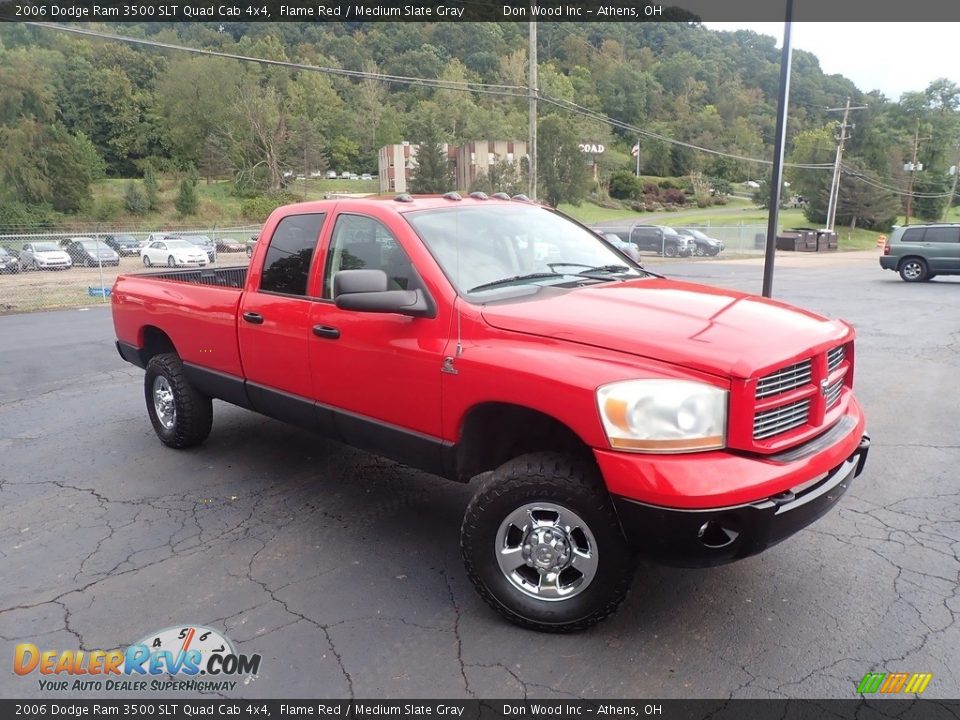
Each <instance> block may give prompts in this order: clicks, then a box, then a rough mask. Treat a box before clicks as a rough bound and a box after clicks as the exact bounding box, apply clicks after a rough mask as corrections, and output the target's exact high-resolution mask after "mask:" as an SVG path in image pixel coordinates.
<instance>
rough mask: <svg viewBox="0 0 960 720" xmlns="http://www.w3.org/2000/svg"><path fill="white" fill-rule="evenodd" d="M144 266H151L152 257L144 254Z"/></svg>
mask: <svg viewBox="0 0 960 720" xmlns="http://www.w3.org/2000/svg"><path fill="white" fill-rule="evenodd" d="M143 266H144V267H150V258H149V257H147V256H146V255H144V256H143Z"/></svg>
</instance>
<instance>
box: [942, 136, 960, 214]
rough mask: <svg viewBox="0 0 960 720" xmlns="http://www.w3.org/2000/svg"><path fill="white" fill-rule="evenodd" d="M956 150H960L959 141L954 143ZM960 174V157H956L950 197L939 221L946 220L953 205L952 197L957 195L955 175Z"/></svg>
mask: <svg viewBox="0 0 960 720" xmlns="http://www.w3.org/2000/svg"><path fill="white" fill-rule="evenodd" d="M956 148H957V150H960V142H958V143H957V144H956ZM958 175H960V157H958V158H957V164H956V165H954V166H953V187H952V188H950V199H949V200H948V201H947V206H946V207H945V208H944V209H943V219H942V220H941V221H940V222H946V221H947V215H949V214H950V208H951V207H953V198H955V197H956V195H957V176H958Z"/></svg>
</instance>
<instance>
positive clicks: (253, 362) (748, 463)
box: [112, 194, 869, 631]
mask: <svg viewBox="0 0 960 720" xmlns="http://www.w3.org/2000/svg"><path fill="white" fill-rule="evenodd" d="M112 302H113V318H114V324H115V327H116V333H117V338H118V341H117V348H118V349H119V351H120V355H121V356H122V357H123V358H124V359H125V360H127V361H129V362H131V363H134V364H136V365H138V366H140V367H142V368H145V369H146V378H145V387H144V390H145V395H146V403H147V412H148V414H149V416H150V421H151V422H152V423H153V427H154V429H155V430H156V432H157V435H159V437H160V440H161V441H162V442H163V443H165V444H166V445H169V446H170V447H174V448H185V447H189V446H192V445H196V444H198V443H201V442H203V440H204V439H205V438H206V437H207V435H208V434H209V433H210V428H211V418H212V405H211V398H218V399H220V400H225V401H226V402H229V403H233V404H235V405H239V406H242V407H245V408H250V409H251V410H255V411H257V412H260V413H263V414H265V415H269V416H271V417H274V418H278V419H281V420H285V421H288V422H291V423H294V424H296V425H299V426H302V427H305V428H309V429H313V430H316V431H318V432H320V433H323V434H325V435H327V436H330V437H333V438H335V439H337V440H340V441H343V442H345V443H349V444H351V445H354V446H357V447H360V448H363V449H366V450H370V451H372V452H375V453H379V454H381V455H384V456H387V457H391V458H394V459H396V460H397V461H399V462H402V463H406V464H408V465H412V466H415V467H417V468H421V469H423V470H426V471H428V472H430V473H434V474H436V475H440V476H444V477H446V478H450V479H453V480H459V481H463V482H467V481H469V480H471V479H476V480H477V481H478V485H479V487H478V488H477V492H476V494H475V495H474V496H473V499H472V500H471V501H470V504H469V506H468V507H467V510H466V514H465V518H464V521H463V526H462V531H461V539H460V541H461V548H462V551H463V558H464V561H465V564H466V569H467V572H468V574H469V576H470V578H471V580H472V581H473V583H474V585H475V586H476V588H477V590H478V591H479V592H480V594H481V595H482V596H483V598H484V599H485V600H486V601H487V602H488V603H489V604H490V605H491V606H492V607H493V608H495V609H496V610H497V611H498V612H500V613H501V614H502V615H504V616H505V617H506V618H508V619H509V620H511V621H513V622H516V623H518V624H520V625H524V626H526V627H531V628H535V629H538V630H548V631H568V630H576V629H579V628H583V627H587V626H589V625H591V624H593V623H595V622H598V621H599V620H602V619H603V618H604V617H606V616H607V615H609V614H611V613H612V612H613V611H614V610H615V609H616V607H617V605H618V604H619V603H620V601H621V600H622V599H623V597H624V595H625V594H626V591H627V589H628V587H629V584H630V579H631V575H632V570H633V564H634V563H633V558H634V554H635V552H636V551H641V552H643V553H646V554H648V555H649V556H652V557H654V558H655V559H659V560H661V561H663V562H666V563H670V564H676V565H687V566H690V565H699V566H705V565H714V564H719V563H723V562H729V561H732V560H736V559H738V558H743V557H746V556H748V555H752V554H754V553H758V552H760V551H762V550H764V549H765V548H767V547H770V546H771V545H773V544H774V543H777V542H779V541H780V540H783V539H784V538H786V537H788V536H789V535H791V534H792V533H794V532H796V531H798V530H800V529H801V528H803V527H805V526H806V525H808V524H809V523H811V522H813V521H814V520H816V519H817V518H818V517H820V516H821V515H823V514H824V513H825V512H827V511H828V510H829V509H830V508H831V507H832V506H833V505H834V504H835V503H836V502H837V501H838V500H839V498H840V496H841V495H842V494H843V493H844V491H845V490H846V489H847V488H848V486H849V485H850V482H851V481H852V480H853V479H854V478H855V477H856V476H857V475H859V474H860V472H861V470H862V469H863V466H864V462H865V460H866V456H867V449H868V447H869V440H868V438H867V436H866V435H865V434H864V422H865V421H864V416H863V413H862V412H861V409H860V406H859V405H858V404H857V401H856V399H855V398H854V395H853V392H852V385H853V366H854V343H853V340H854V332H853V330H852V328H850V327H849V326H848V325H847V324H845V323H843V322H840V321H834V320H828V319H825V318H823V317H820V316H818V315H814V314H812V313H810V312H806V311H803V310H799V309H796V308H793V307H790V306H788V305H785V304H783V303H780V302H775V301H772V300H767V299H764V298H760V297H755V296H751V295H747V294H744V293H739V292H734V291H730V290H722V289H718V288H713V287H706V286H699V285H694V284H690V283H686V282H677V281H672V280H668V279H665V278H662V277H659V276H657V275H655V274H653V273H651V272H648V271H645V270H644V269H643V268H641V267H640V266H639V265H637V264H636V263H635V262H634V261H633V260H631V259H630V258H629V257H627V256H626V255H623V254H622V253H621V252H619V251H618V250H617V249H615V248H614V247H613V246H612V245H610V244H609V243H607V242H606V241H605V240H603V239H601V238H600V237H598V236H597V235H595V234H594V233H592V232H591V231H589V230H588V229H587V228H585V227H583V226H581V225H579V224H578V223H576V222H574V221H572V220H570V219H568V218H566V217H565V216H563V215H561V214H558V213H556V212H554V211H552V210H550V209H548V208H545V207H541V206H539V205H536V204H534V203H531V202H529V201H525V199H513V200H511V199H509V198H507V197H506V196H503V195H501V196H499V197H492V198H487V197H486V196H483V195H482V194H476V195H474V196H471V197H467V198H460V197H459V196H458V195H456V194H448V195H447V196H444V197H440V198H437V197H430V198H427V197H410V196H399V197H398V198H396V199H395V201H394V200H372V199H368V200H328V201H321V202H310V203H303V204H298V205H290V206H287V207H281V208H279V209H277V210H276V211H274V213H273V214H272V215H271V216H270V218H269V219H268V220H267V222H266V224H265V226H264V228H263V231H262V233H261V235H260V241H259V242H258V243H257V245H256V249H255V251H254V253H253V257H252V259H251V262H250V266H249V268H220V269H216V270H200V269H196V270H182V271H170V272H161V273H155V274H142V275H141V274H138V275H121V276H120V277H119V278H117V281H116V284H115V285H114V288H113V294H112Z"/></svg>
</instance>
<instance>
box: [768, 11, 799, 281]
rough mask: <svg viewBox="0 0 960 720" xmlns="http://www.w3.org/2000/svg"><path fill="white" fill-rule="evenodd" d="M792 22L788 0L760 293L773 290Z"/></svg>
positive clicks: (785, 131)
mask: <svg viewBox="0 0 960 720" xmlns="http://www.w3.org/2000/svg"><path fill="white" fill-rule="evenodd" d="M792 25H793V0H787V8H786V15H785V18H784V23H783V52H782V53H781V55H780V92H779V95H778V97H777V135H776V142H775V144H774V146H773V170H772V172H771V177H770V212H769V213H768V215H767V251H766V255H765V256H764V261H763V296H764V297H771V295H772V293H773V261H774V257H775V256H776V252H777V223H778V221H779V218H780V191H781V188H782V187H783V150H784V147H785V145H786V140H787V105H788V103H789V101H790V63H791V61H792V59H793V52H792V50H791V46H790V32H791V27H792Z"/></svg>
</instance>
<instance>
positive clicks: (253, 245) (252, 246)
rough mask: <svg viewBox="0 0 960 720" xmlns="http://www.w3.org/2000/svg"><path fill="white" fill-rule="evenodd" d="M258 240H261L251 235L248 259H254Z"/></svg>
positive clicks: (248, 244) (248, 245)
mask: <svg viewBox="0 0 960 720" xmlns="http://www.w3.org/2000/svg"><path fill="white" fill-rule="evenodd" d="M258 239H259V238H258V237H257V236H256V235H251V236H250V242H249V243H247V257H248V258H251V257H253V251H254V250H255V249H256V247H257V240H258Z"/></svg>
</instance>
